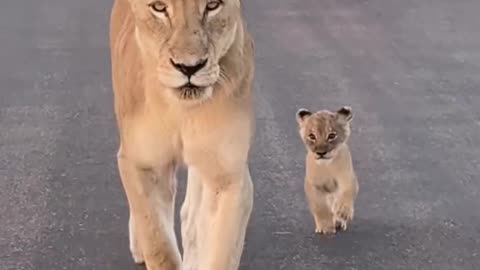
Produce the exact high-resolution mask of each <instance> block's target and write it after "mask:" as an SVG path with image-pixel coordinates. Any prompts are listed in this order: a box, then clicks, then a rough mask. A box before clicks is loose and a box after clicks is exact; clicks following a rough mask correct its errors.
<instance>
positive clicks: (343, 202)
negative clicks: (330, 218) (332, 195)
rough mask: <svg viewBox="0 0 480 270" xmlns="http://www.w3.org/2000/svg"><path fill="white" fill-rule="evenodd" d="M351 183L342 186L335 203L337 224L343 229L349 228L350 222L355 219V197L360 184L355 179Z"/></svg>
mask: <svg viewBox="0 0 480 270" xmlns="http://www.w3.org/2000/svg"><path fill="white" fill-rule="evenodd" d="M354 180H355V181H353V182H352V183H349V184H350V185H348V186H346V187H342V188H341V189H340V192H339V193H338V195H337V198H336V200H335V204H334V207H333V208H334V209H333V211H334V213H335V222H336V226H337V227H338V228H340V229H341V230H343V231H345V230H347V226H348V223H350V222H351V221H352V220H353V216H354V212H355V206H354V204H355V199H356V197H357V194H358V184H357V182H356V179H354Z"/></svg>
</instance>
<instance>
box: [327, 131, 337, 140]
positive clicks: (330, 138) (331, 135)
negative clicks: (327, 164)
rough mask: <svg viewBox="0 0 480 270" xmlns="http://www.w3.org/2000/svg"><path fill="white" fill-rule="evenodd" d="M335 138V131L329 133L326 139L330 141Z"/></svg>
mask: <svg viewBox="0 0 480 270" xmlns="http://www.w3.org/2000/svg"><path fill="white" fill-rule="evenodd" d="M335 138H337V134H336V133H333V132H332V133H330V134H328V140H329V141H331V140H335Z"/></svg>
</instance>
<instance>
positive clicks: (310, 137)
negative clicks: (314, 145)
mask: <svg viewBox="0 0 480 270" xmlns="http://www.w3.org/2000/svg"><path fill="white" fill-rule="evenodd" d="M308 138H309V139H310V140H312V141H315V139H316V138H315V135H313V134H308Z"/></svg>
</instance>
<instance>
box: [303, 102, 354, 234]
mask: <svg viewBox="0 0 480 270" xmlns="http://www.w3.org/2000/svg"><path fill="white" fill-rule="evenodd" d="M352 116H353V114H352V113H351V109H350V107H343V108H341V109H340V110H338V111H337V112H330V111H327V110H323V111H318V112H315V113H311V112H310V111H308V110H306V109H300V110H298V111H297V114H296V119H297V122H298V124H299V133H300V136H301V138H302V141H303V142H304V144H305V147H306V149H307V156H306V175H305V182H304V188H305V195H306V198H307V201H308V206H309V209H310V211H311V213H312V216H313V219H314V222H315V232H316V233H321V234H331V233H336V231H337V228H341V229H342V230H346V229H347V224H348V223H349V222H350V221H352V219H353V216H354V202H355V199H356V197H357V194H358V190H359V187H358V182H357V177H356V174H355V171H354V168H353V165H352V158H351V154H350V150H349V147H348V145H347V141H348V139H349V137H350V121H351V119H352ZM329 134H330V135H329ZM332 134H334V135H332ZM329 136H332V137H331V138H329Z"/></svg>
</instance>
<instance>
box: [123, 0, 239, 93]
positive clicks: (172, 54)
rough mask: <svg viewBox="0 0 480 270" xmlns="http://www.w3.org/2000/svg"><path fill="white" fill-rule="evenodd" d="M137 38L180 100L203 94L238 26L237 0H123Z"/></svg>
mask: <svg viewBox="0 0 480 270" xmlns="http://www.w3.org/2000/svg"><path fill="white" fill-rule="evenodd" d="M128 1H129V2H130V6H131V9H132V12H133V14H134V17H135V26H136V29H135V35H136V41H137V43H138V45H139V47H140V49H141V51H142V54H143V55H144V56H145V57H146V58H147V59H149V60H148V61H149V63H153V68H154V70H155V72H156V74H157V75H158V78H159V81H160V83H161V84H162V85H163V86H165V87H166V88H170V89H171V90H172V91H173V92H174V93H175V95H176V96H177V97H178V98H180V99H186V100H193V99H202V98H208V97H209V96H210V95H211V93H212V87H213V85H214V84H215V83H216V82H217V81H218V80H219V78H220V77H222V76H221V73H222V68H221V65H220V60H221V59H222V57H224V56H225V55H226V53H227V52H228V50H229V49H230V47H232V45H233V44H234V41H235V40H236V38H237V33H238V31H237V28H239V27H241V26H240V23H241V8H240V0H128Z"/></svg>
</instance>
